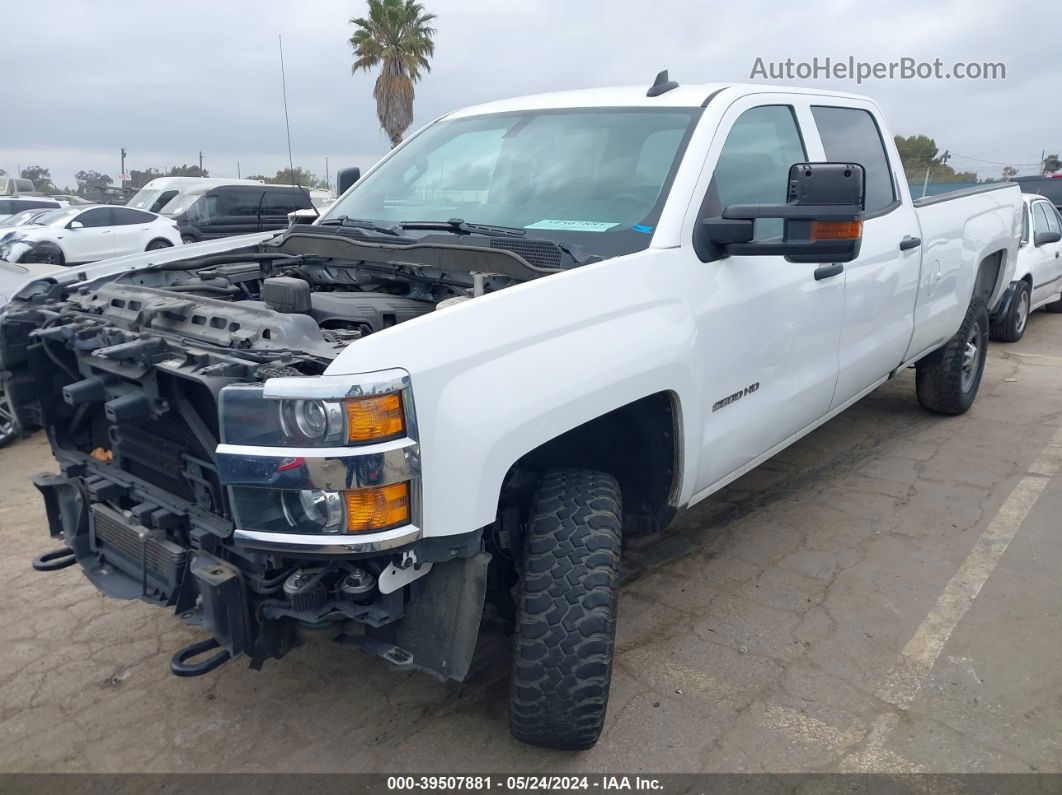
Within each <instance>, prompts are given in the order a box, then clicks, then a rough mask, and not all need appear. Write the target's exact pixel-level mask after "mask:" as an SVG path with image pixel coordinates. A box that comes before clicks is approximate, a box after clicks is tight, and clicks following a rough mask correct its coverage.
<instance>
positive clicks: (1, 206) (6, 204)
mask: <svg viewBox="0 0 1062 795" xmlns="http://www.w3.org/2000/svg"><path fill="white" fill-rule="evenodd" d="M12 203H13V202H10V201H8V200H7V199H0V214H2V215H11V213H13V212H14V209H13V208H12V207H11V205H12Z"/></svg>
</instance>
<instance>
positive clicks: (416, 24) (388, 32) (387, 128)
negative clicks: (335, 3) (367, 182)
mask: <svg viewBox="0 0 1062 795" xmlns="http://www.w3.org/2000/svg"><path fill="white" fill-rule="evenodd" d="M433 19H435V14H428V13H425V11H424V6H422V5H421V4H420V3H417V2H415V1H414V0H369V16H368V18H367V19H366V18H364V17H357V18H355V19H352V20H350V22H351V24H352V25H355V26H357V30H356V31H354V35H353V36H351V37H350V46H351V47H353V48H354V55H355V58H354V65H353V66H352V67H351V72H352V73H356V72H357V71H358V70H359V69H364V70H366V71H368V70H369V69H372V68H373V67H374V66H377V65H380V66H381V68H380V76H379V77H378V78H376V87H375V88H374V89H373V92H372V95H373V97H375V98H376V116H377V118H379V119H380V126H381V127H382V128H383V130H384V132H386V133H387V137H388V138H390V139H391V146H392V148H393V147H396V146H398V145H399V144H400V143H402V133H404V132H405V131H406V130H407V129H409V125H410V124H412V123H413V84H414V83H416V82H417V81H418V80H420V74H421V70H423V71H425V72H430V71H431V64H430V63H429V62H428V59H429V58H431V56H433V55H434V54H435V42H433V41H432V38H433V37H434V36H435V28H433V27H431V21H432V20H433Z"/></svg>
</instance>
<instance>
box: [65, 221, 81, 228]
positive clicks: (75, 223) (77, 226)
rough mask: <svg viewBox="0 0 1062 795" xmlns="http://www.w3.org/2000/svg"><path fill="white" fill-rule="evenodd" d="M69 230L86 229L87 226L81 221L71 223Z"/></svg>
mask: <svg viewBox="0 0 1062 795" xmlns="http://www.w3.org/2000/svg"><path fill="white" fill-rule="evenodd" d="M67 228H68V229H84V228H85V225H84V224H83V223H81V222H80V221H71V222H70V226H69V227H67Z"/></svg>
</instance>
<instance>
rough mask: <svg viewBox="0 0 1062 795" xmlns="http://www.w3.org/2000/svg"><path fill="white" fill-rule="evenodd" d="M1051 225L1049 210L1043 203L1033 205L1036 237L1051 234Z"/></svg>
mask: <svg viewBox="0 0 1062 795" xmlns="http://www.w3.org/2000/svg"><path fill="white" fill-rule="evenodd" d="M1050 231H1051V225H1050V224H1049V223H1048V221H1047V210H1046V209H1045V208H1044V203H1043V202H1036V204H1034V205H1033V232H1034V233H1035V234H1034V237H1035V235H1038V234H1040V233H1041V232H1050Z"/></svg>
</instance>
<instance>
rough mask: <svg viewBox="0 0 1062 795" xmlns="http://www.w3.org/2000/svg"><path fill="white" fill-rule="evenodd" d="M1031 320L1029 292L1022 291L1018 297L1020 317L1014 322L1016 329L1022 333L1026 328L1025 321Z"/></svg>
mask: <svg viewBox="0 0 1062 795" xmlns="http://www.w3.org/2000/svg"><path fill="white" fill-rule="evenodd" d="M1028 320H1029V294H1028V293H1027V292H1026V291H1025V290H1022V291H1021V295H1020V296H1019V298H1018V317H1017V320H1016V321H1015V323H1014V328H1015V330H1016V331H1017V332H1018V333H1019V334H1021V333H1022V332H1023V331H1024V330H1025V323H1026V322H1027V321H1028Z"/></svg>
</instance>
